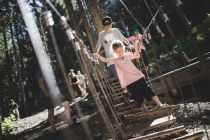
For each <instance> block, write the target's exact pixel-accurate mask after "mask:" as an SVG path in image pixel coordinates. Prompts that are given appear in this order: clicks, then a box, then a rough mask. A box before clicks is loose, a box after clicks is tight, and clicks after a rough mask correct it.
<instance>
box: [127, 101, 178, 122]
mask: <svg viewBox="0 0 210 140" xmlns="http://www.w3.org/2000/svg"><path fill="white" fill-rule="evenodd" d="M179 108H180V106H179V105H174V106H171V107H166V108H160V109H158V110H156V111H148V112H140V113H136V114H128V115H124V118H125V119H126V120H127V121H128V122H133V121H139V120H147V119H152V118H158V117H161V116H166V115H169V114H173V113H174V112H176V111H177V110H178V109H179Z"/></svg>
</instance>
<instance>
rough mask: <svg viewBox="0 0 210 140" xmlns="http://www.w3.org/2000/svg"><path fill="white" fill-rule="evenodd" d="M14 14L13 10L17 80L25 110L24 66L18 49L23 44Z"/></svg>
mask: <svg viewBox="0 0 210 140" xmlns="http://www.w3.org/2000/svg"><path fill="white" fill-rule="evenodd" d="M15 12H16V11H14V9H13V11H12V18H13V23H14V29H15V33H14V35H15V38H16V40H17V47H18V50H19V58H18V61H19V66H20V67H19V66H18V67H17V69H19V70H18V71H19V74H18V77H19V78H18V80H19V84H20V86H19V87H20V92H21V93H20V94H21V98H22V99H21V106H22V108H25V105H26V96H25V90H24V64H23V56H22V52H21V51H20V50H21V48H20V47H23V43H20V39H19V36H18V35H19V33H20V32H19V28H18V27H17V21H16V16H18V15H17V14H16V15H15ZM16 13H17V12H16Z"/></svg>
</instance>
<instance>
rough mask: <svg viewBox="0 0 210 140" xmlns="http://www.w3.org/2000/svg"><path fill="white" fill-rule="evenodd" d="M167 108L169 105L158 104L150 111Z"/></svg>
mask: <svg viewBox="0 0 210 140" xmlns="http://www.w3.org/2000/svg"><path fill="white" fill-rule="evenodd" d="M165 107H169V105H168V104H158V105H156V106H155V107H153V108H151V109H150V111H156V110H158V109H160V108H165Z"/></svg>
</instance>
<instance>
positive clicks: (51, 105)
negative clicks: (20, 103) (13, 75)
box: [36, 69, 73, 132]
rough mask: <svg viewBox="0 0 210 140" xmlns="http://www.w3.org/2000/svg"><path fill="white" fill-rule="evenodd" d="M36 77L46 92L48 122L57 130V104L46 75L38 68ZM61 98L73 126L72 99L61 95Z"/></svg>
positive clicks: (68, 119)
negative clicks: (46, 81) (55, 113)
mask: <svg viewBox="0 0 210 140" xmlns="http://www.w3.org/2000/svg"><path fill="white" fill-rule="evenodd" d="M36 77H37V80H38V84H39V87H40V89H41V91H42V93H43V94H44V95H43V100H44V105H45V107H46V108H47V110H48V122H49V124H50V126H51V128H52V130H53V131H54V132H55V131H56V127H55V116H54V107H55V104H54V103H53V101H52V97H51V94H50V92H49V89H48V87H47V85H46V83H45V80H44V77H43V75H42V72H41V70H40V69H39V70H38V72H37V75H36ZM61 100H62V106H63V107H64V114H65V117H66V120H67V122H68V124H69V125H70V126H71V125H73V122H72V118H71V113H70V106H69V105H70V101H69V100H70V99H67V98H65V97H63V96H62V95H61Z"/></svg>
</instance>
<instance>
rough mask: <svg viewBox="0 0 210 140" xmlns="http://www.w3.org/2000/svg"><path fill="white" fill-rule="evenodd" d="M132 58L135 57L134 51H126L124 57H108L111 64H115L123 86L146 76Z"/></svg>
mask: <svg viewBox="0 0 210 140" xmlns="http://www.w3.org/2000/svg"><path fill="white" fill-rule="evenodd" d="M132 59H135V57H134V54H132V53H125V54H124V56H123V57H122V58H117V57H112V58H108V63H109V64H110V65H111V64H115V67H116V71H117V74H118V77H119V81H120V85H121V87H122V88H125V87H126V86H128V85H130V84H131V83H133V82H135V81H137V80H139V79H141V78H143V77H144V74H143V73H142V72H141V71H140V70H139V69H137V68H136V66H135V65H134V64H133V62H132V61H131V60H132Z"/></svg>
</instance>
